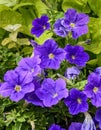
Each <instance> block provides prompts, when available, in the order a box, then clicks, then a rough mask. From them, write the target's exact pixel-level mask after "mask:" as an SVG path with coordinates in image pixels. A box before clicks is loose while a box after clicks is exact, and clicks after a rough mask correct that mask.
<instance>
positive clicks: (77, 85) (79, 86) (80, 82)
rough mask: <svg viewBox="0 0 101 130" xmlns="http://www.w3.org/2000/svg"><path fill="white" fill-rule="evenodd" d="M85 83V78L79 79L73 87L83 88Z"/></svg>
mask: <svg viewBox="0 0 101 130" xmlns="http://www.w3.org/2000/svg"><path fill="white" fill-rule="evenodd" d="M86 83H87V80H83V81H79V82H77V83H76V84H75V85H74V87H76V88H78V89H79V90H83V89H84V86H85V85H86Z"/></svg>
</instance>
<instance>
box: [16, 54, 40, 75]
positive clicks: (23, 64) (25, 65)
mask: <svg viewBox="0 0 101 130" xmlns="http://www.w3.org/2000/svg"><path fill="white" fill-rule="evenodd" d="M40 63H41V59H40V58H39V56H38V55H37V56H34V57H31V58H30V57H26V58H23V59H21V60H20V61H19V63H18V67H17V68H16V71H18V72H21V71H25V72H27V73H28V74H30V75H32V76H36V75H38V74H40V72H41V68H40Z"/></svg>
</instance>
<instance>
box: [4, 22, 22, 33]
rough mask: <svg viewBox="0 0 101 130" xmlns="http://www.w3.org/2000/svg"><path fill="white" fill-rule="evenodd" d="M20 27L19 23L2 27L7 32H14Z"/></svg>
mask: <svg viewBox="0 0 101 130" xmlns="http://www.w3.org/2000/svg"><path fill="white" fill-rule="evenodd" d="M20 27H21V24H14V25H11V24H10V25H7V26H5V27H4V29H5V30H7V31H9V32H15V31H17V30H18V29H19V28H20Z"/></svg>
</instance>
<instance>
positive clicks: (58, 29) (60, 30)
mask: <svg viewBox="0 0 101 130" xmlns="http://www.w3.org/2000/svg"><path fill="white" fill-rule="evenodd" d="M63 23H64V18H61V19H58V20H57V21H56V22H55V24H54V32H55V33H56V35H58V36H61V37H66V36H67V34H68V29H66V28H65V27H64V24H63Z"/></svg>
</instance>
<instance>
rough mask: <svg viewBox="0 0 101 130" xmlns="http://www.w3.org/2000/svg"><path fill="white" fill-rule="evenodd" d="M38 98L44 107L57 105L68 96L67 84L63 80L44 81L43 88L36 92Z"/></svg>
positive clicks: (49, 79)
mask: <svg viewBox="0 0 101 130" xmlns="http://www.w3.org/2000/svg"><path fill="white" fill-rule="evenodd" d="M36 94H37V96H38V97H39V98H40V100H42V101H43V104H44V106H46V107H51V106H52V105H56V104H57V103H58V102H59V101H60V100H61V99H63V98H66V97H67V96H68V90H67V89H66V83H65V81H64V80H63V79H60V78H59V79H57V80H56V81H54V80H53V79H51V78H47V79H44V81H43V82H42V86H41V88H39V89H38V90H37V91H36Z"/></svg>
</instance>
